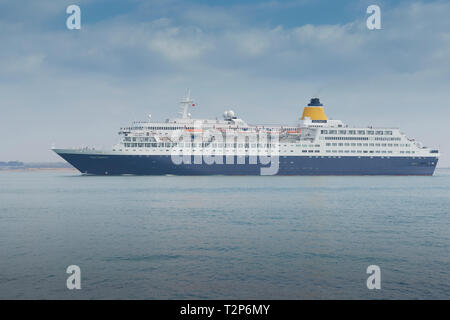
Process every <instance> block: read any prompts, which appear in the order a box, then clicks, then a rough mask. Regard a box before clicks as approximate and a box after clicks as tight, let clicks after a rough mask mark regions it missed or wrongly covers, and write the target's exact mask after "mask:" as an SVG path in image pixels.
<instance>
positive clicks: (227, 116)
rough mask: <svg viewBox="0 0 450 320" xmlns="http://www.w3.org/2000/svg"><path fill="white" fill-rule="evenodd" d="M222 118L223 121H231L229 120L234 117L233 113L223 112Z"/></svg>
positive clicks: (231, 111) (229, 111)
mask: <svg viewBox="0 0 450 320" xmlns="http://www.w3.org/2000/svg"><path fill="white" fill-rule="evenodd" d="M223 117H224V118H225V119H231V118H233V117H234V111H233V110H228V111H225V112H224V113H223Z"/></svg>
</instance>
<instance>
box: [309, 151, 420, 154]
mask: <svg viewBox="0 0 450 320" xmlns="http://www.w3.org/2000/svg"><path fill="white" fill-rule="evenodd" d="M303 152H305V151H303ZM325 152H327V153H393V152H392V151H391V150H326V151H325ZM400 153H401V154H405V153H408V154H411V153H416V152H415V151H400Z"/></svg>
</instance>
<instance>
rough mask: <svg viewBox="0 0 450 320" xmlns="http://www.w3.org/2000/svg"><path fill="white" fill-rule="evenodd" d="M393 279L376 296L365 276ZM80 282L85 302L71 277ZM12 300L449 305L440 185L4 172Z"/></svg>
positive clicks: (1, 211) (3, 252) (446, 177)
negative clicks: (75, 270)
mask: <svg viewBox="0 0 450 320" xmlns="http://www.w3.org/2000/svg"><path fill="white" fill-rule="evenodd" d="M373 264H374V265H378V266H379V267H380V268H381V290H368V289H367V287H366V279H367V277H368V276H369V275H368V274H366V268H367V267H368V266H369V265H373ZM69 265H78V266H79V267H80V268H81V286H82V288H81V290H68V289H67V288H66V279H67V277H68V276H69V275H68V274H66V268H67V267H68V266H69ZM0 298H1V299H30V298H31V299H34V298H38V299H48V298H52V299H53V298H56V299H107V298H112V299H137V298H139V299H316V298H317V299H331V298H343V299H357V298H362V299H394V298H401V299H413V298H418V299H431V298H438V299H449V298H450V170H444V169H441V170H437V172H436V174H435V176H433V177H385V176H383V177H381V176H380V177H356V176H352V177H268V176H261V177H224V176H214V177H175V176H163V177H136V176H126V177H110V176H108V177H95V176H80V175H79V174H77V173H75V172H69V171H67V172H43V171H41V172H0Z"/></svg>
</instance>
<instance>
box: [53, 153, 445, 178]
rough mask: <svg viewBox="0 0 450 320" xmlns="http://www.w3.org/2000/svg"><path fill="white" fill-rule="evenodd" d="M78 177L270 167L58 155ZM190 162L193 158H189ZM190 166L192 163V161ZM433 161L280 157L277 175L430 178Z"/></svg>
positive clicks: (149, 157)
mask: <svg viewBox="0 0 450 320" xmlns="http://www.w3.org/2000/svg"><path fill="white" fill-rule="evenodd" d="M58 154H59V155H60V156H61V157H62V158H63V159H65V160H66V161H67V162H69V163H70V164H71V165H73V166H74V167H75V168H77V169H78V170H79V171H80V172H81V173H85V174H94V175H121V174H134V175H168V174H170V175H260V174H261V168H268V167H269V166H270V165H262V164H260V163H259V162H258V164H249V161H248V157H247V158H246V159H245V164H236V163H237V160H236V157H235V158H234V163H235V164H226V163H225V162H226V161H225V158H224V161H223V163H224V164H206V163H204V162H203V163H201V164H184V163H183V164H179V165H177V164H174V163H173V162H172V159H171V157H170V156H166V155H164V156H159V155H92V154H78V153H73V154H71V153H58ZM192 158H193V157H192ZM192 162H193V160H192ZM437 162H438V159H437V158H436V157H427V158H418V157H416V158H412V157H389V158H387V157H384V158H381V157H372V158H370V157H340V158H339V157H327V156H325V157H314V156H313V157H309V156H288V157H284V156H280V157H279V166H278V167H279V169H278V171H277V175H428V176H430V175H433V173H434V169H435V167H436V164H437Z"/></svg>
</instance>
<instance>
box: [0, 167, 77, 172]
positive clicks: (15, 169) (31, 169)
mask: <svg viewBox="0 0 450 320" xmlns="http://www.w3.org/2000/svg"><path fill="white" fill-rule="evenodd" d="M36 171H78V170H77V169H75V168H8V169H0V172H36Z"/></svg>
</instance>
